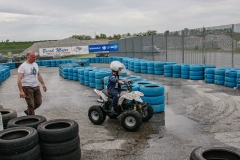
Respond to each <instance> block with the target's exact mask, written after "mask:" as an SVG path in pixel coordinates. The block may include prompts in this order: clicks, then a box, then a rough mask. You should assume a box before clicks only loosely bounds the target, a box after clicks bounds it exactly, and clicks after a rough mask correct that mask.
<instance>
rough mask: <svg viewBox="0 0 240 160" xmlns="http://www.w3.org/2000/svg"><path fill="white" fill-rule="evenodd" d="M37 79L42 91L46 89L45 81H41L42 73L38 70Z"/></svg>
mask: <svg viewBox="0 0 240 160" xmlns="http://www.w3.org/2000/svg"><path fill="white" fill-rule="evenodd" d="M38 80H39V82H40V83H41V84H42V87H43V91H44V92H46V91H47V87H46V86H45V83H44V81H43V78H42V75H41V74H40V72H38Z"/></svg>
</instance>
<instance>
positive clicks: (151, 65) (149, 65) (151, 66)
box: [147, 61, 154, 74]
mask: <svg viewBox="0 0 240 160" xmlns="http://www.w3.org/2000/svg"><path fill="white" fill-rule="evenodd" d="M147 73H148V74H154V62H153V61H148V62H147Z"/></svg>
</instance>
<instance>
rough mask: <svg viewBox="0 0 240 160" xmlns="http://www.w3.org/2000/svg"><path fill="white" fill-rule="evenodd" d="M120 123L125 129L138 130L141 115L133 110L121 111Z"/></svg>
mask: <svg viewBox="0 0 240 160" xmlns="http://www.w3.org/2000/svg"><path fill="white" fill-rule="evenodd" d="M121 124H122V127H123V128H124V129H126V130H127V131H130V132H134V131H136V130H138V129H139V128H140V126H141V124H142V115H141V114H140V113H139V112H138V111H135V110H132V111H126V112H123V114H122V118H121Z"/></svg>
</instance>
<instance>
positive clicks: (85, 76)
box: [84, 67, 93, 86]
mask: <svg viewBox="0 0 240 160" xmlns="http://www.w3.org/2000/svg"><path fill="white" fill-rule="evenodd" d="M91 71H93V68H91V67H89V68H85V70H84V85H85V86H89V85H90V82H89V72H91Z"/></svg>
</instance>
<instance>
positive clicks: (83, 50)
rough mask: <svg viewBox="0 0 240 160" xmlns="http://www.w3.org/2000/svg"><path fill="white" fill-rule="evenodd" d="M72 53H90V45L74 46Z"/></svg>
mask: <svg viewBox="0 0 240 160" xmlns="http://www.w3.org/2000/svg"><path fill="white" fill-rule="evenodd" d="M72 54H89V52H88V46H72Z"/></svg>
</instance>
